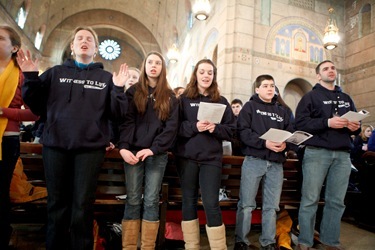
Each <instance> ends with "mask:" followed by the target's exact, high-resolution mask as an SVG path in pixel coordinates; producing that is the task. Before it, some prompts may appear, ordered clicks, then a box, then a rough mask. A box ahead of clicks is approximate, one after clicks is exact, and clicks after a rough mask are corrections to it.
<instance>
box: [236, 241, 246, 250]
mask: <svg viewBox="0 0 375 250" xmlns="http://www.w3.org/2000/svg"><path fill="white" fill-rule="evenodd" d="M234 250H249V246H248V245H246V243H245V242H236V244H234Z"/></svg>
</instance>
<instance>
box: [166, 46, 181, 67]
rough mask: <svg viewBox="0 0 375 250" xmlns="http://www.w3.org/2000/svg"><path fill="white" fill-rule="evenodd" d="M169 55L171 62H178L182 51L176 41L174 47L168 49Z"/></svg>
mask: <svg viewBox="0 0 375 250" xmlns="http://www.w3.org/2000/svg"><path fill="white" fill-rule="evenodd" d="M167 57H168V59H169V62H170V63H176V62H178V58H179V57H180V52H179V51H178V49H177V45H176V44H175V43H174V44H173V45H172V48H170V49H169V50H168V53H167Z"/></svg>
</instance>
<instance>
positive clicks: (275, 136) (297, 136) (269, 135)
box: [259, 128, 312, 145]
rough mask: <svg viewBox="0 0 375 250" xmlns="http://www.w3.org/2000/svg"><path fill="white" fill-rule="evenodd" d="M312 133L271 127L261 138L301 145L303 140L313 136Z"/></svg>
mask: <svg viewBox="0 0 375 250" xmlns="http://www.w3.org/2000/svg"><path fill="white" fill-rule="evenodd" d="M311 137H312V134H309V133H307V132H304V131H295V132H294V133H293V134H292V133H290V132H289V131H286V130H281V129H275V128H270V129H269V130H268V131H267V132H266V133H264V134H263V135H262V136H261V137H259V138H260V139H263V140H269V141H273V142H284V141H286V142H290V143H293V144H296V145H300V144H301V143H302V142H304V141H306V140H307V139H309V138H311Z"/></svg>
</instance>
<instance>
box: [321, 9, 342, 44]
mask: <svg viewBox="0 0 375 250" xmlns="http://www.w3.org/2000/svg"><path fill="white" fill-rule="evenodd" d="M328 12H329V18H328V21H327V26H326V27H325V29H324V37H323V43H324V48H326V49H328V50H333V49H334V48H336V47H337V45H338V43H339V40H340V37H339V28H338V27H337V23H336V18H335V15H334V9H333V8H332V7H330V8H329V9H328Z"/></svg>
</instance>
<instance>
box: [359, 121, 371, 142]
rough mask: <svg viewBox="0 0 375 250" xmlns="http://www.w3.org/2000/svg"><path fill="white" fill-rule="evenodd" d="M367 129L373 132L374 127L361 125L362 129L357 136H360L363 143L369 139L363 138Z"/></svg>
mask: <svg viewBox="0 0 375 250" xmlns="http://www.w3.org/2000/svg"><path fill="white" fill-rule="evenodd" d="M368 128H370V129H371V131H373V130H374V127H373V126H371V125H370V124H363V125H362V127H361V133H360V134H359V136H360V137H361V138H362V140H364V141H367V140H368V139H369V138H367V137H366V136H365V131H366V129H368Z"/></svg>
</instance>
